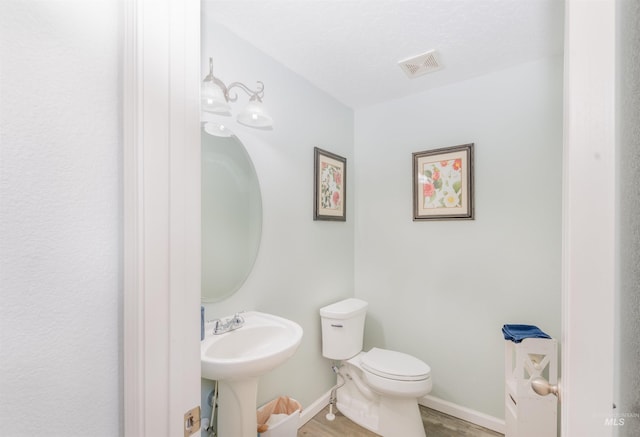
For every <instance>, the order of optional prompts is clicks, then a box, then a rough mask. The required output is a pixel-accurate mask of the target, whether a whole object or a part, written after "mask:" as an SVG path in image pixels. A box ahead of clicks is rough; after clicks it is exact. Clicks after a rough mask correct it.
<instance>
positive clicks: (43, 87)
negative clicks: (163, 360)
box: [0, 0, 122, 437]
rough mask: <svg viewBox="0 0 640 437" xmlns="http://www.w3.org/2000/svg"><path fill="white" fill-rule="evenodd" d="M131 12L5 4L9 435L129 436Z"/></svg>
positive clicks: (1, 215)
mask: <svg viewBox="0 0 640 437" xmlns="http://www.w3.org/2000/svg"><path fill="white" fill-rule="evenodd" d="M120 25H121V10H120V6H119V1H118V0H96V1H91V2H82V1H55V2H46V1H2V2H0V60H1V61H0V62H1V67H0V202H1V203H0V290H1V291H0V435H3V436H35V435H47V436H80V435H88V434H90V435H93V436H105V437H113V436H116V435H119V434H121V429H122V425H121V424H122V413H121V402H120V399H121V362H120V358H119V357H120V341H121V334H120V332H121V324H122V323H121V315H120V314H121V313H120V307H121V304H120V300H121V295H122V293H121V291H120V290H121V279H120V265H121V255H120V253H121V248H120V241H121V225H120V223H121V221H122V216H121V195H120V190H121V174H120V162H121V138H120V136H121V135H120V132H121V130H120V117H121V109H120V106H121V102H120V93H121V88H120V82H119V72H120V65H121V64H120V56H121V53H120V47H121V41H120V32H121V28H120Z"/></svg>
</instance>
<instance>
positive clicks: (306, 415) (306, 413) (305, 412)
mask: <svg viewBox="0 0 640 437" xmlns="http://www.w3.org/2000/svg"><path fill="white" fill-rule="evenodd" d="M330 398H331V390H329V391H328V392H326V393H325V394H323V395H322V396H321V397H320V398H319V399H317V400H315V401H314V402H313V403H312V404H311V405H309V406H308V407H304V408H303V409H302V411H301V412H300V423H298V428H302V426H303V425H304V424H305V423H307V422H308V421H310V420H311V419H313V417H314V416H315V415H316V414H318V413H319V412H320V411H322V409H323V408H324V407H326V406H327V405H329V399H330Z"/></svg>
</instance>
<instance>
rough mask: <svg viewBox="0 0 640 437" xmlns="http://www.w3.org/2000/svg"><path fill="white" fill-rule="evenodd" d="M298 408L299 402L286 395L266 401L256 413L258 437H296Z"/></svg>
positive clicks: (298, 418) (298, 419)
mask: <svg viewBox="0 0 640 437" xmlns="http://www.w3.org/2000/svg"><path fill="white" fill-rule="evenodd" d="M300 410H302V406H301V405H300V402H298V401H296V400H295V399H292V398H290V397H287V396H280V397H279V398H277V399H274V400H272V401H270V402H267V403H266V404H265V405H263V406H262V407H260V408H258V411H257V413H256V416H257V421H258V434H259V435H260V437H296V435H297V434H298V423H299V422H300Z"/></svg>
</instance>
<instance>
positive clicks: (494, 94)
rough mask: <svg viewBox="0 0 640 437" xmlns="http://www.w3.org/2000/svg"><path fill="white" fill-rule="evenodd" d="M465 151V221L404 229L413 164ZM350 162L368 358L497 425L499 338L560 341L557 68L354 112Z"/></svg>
mask: <svg viewBox="0 0 640 437" xmlns="http://www.w3.org/2000/svg"><path fill="white" fill-rule="evenodd" d="M434 74H446V70H442V72H441V73H434ZM416 80H420V79H416ZM466 143H475V202H476V208H475V220H473V221H466V220H464V221H463V220H458V221H428V222H414V221H412V217H413V216H412V153H413V152H419V151H423V150H428V149H434V148H439V147H447V146H455V145H460V144H466ZM355 158H356V160H357V166H356V168H355V185H356V187H355V191H356V196H357V197H356V198H355V210H356V211H355V213H356V223H355V230H356V233H355V259H356V263H355V283H356V293H355V294H356V297H359V298H362V299H364V300H367V301H368V302H369V303H370V307H369V313H368V319H367V326H366V333H365V337H366V338H365V342H366V343H367V347H371V346H373V345H377V346H384V347H388V348H391V349H396V350H401V351H404V352H407V353H410V354H413V355H415V356H417V357H419V358H421V359H423V360H424V361H426V362H427V363H429V365H430V366H431V368H432V376H433V383H434V387H433V391H432V393H431V394H432V395H434V396H437V397H439V398H441V399H444V400H446V401H449V402H453V403H455V404H458V405H461V406H464V407H467V408H471V409H474V410H477V411H479V412H482V413H485V414H489V415H491V416H494V417H498V418H502V417H504V411H503V408H504V406H503V405H504V403H503V387H504V384H503V381H504V352H503V350H504V349H503V339H502V334H501V331H500V329H501V327H502V325H503V324H505V323H526V324H535V325H538V326H539V327H540V328H542V329H543V330H544V331H546V332H547V333H549V334H550V335H551V336H553V337H555V338H559V336H560V317H561V316H560V301H561V294H560V285H561V284H560V255H561V241H560V237H561V172H562V58H561V57H558V58H553V59H542V60H539V61H537V62H532V63H528V64H524V65H520V66H517V67H513V68H510V69H506V70H502V71H498V72H495V73H492V74H489V75H486V76H481V77H477V78H474V79H471V80H468V81H465V82H459V83H456V84H453V85H451V86H447V87H442V88H437V89H434V90H432V91H429V92H426V93H423V94H419V95H415V96H412V97H407V98H403V99H398V100H395V101H391V102H388V103H384V104H380V105H377V106H372V107H369V108H364V109H360V110H357V111H356V113H355Z"/></svg>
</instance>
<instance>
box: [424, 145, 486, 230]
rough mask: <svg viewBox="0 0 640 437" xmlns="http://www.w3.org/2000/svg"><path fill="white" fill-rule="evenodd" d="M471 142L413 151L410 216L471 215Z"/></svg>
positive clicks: (443, 217) (457, 217)
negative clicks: (411, 212)
mask: <svg viewBox="0 0 640 437" xmlns="http://www.w3.org/2000/svg"><path fill="white" fill-rule="evenodd" d="M473 149H474V144H473V143H469V144H462V145H459V146H453V147H443V148H440V149H433V150H425V151H422V152H415V153H413V220H414V221H420V220H473V219H474V209H475V201H474V192H473V191H474V182H473V178H474V163H473V162H474V150H473Z"/></svg>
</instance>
